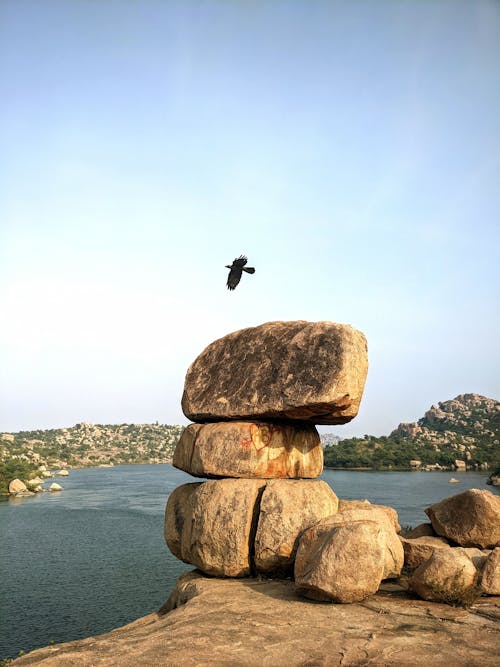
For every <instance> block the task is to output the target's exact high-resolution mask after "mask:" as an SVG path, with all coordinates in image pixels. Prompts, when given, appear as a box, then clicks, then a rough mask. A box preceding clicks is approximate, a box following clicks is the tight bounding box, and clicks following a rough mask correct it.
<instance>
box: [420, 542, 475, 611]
mask: <svg viewBox="0 0 500 667" xmlns="http://www.w3.org/2000/svg"><path fill="white" fill-rule="evenodd" d="M477 579H478V575H477V570H476V567H475V566H474V563H473V562H472V561H471V560H470V558H469V557H468V556H467V554H465V553H464V552H463V551H462V549H436V550H435V551H434V552H433V554H432V555H431V557H430V558H429V559H428V560H426V561H425V562H424V563H422V565H420V567H417V569H416V570H415V572H414V573H413V575H412V577H411V579H410V587H411V589H412V590H413V591H415V593H417V595H420V597H421V598H423V599H424V600H434V601H436V602H448V603H461V602H463V601H471V598H470V594H471V593H473V589H474V587H475V586H476V583H477Z"/></svg>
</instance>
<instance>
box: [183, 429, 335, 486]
mask: <svg viewBox="0 0 500 667" xmlns="http://www.w3.org/2000/svg"><path fill="white" fill-rule="evenodd" d="M173 464H174V466H175V467H176V468H180V470H184V471H185V472H187V473H189V474H191V475H194V476H195V477H209V478H210V477H247V478H253V477H261V478H266V479H269V478H290V479H294V478H314V477H319V475H321V472H322V470H323V448H322V446H321V440H320V437H319V433H318V432H317V430H316V428H315V426H313V425H312V424H300V423H298V424H290V423H289V424H285V423H281V424H275V423H266V422H252V421H234V422H215V423H212V424H190V425H189V426H188V427H187V428H186V429H185V431H184V432H183V434H182V436H181V438H180V440H179V442H178V444H177V447H176V449H175V453H174V459H173Z"/></svg>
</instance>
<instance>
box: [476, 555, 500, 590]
mask: <svg viewBox="0 0 500 667" xmlns="http://www.w3.org/2000/svg"><path fill="white" fill-rule="evenodd" d="M481 589H482V591H483V593H486V594H487V595H500V547H497V548H496V549H494V550H493V551H492V552H491V553H490V555H489V556H488V558H487V560H486V563H485V564H484V567H483V572H482V577H481Z"/></svg>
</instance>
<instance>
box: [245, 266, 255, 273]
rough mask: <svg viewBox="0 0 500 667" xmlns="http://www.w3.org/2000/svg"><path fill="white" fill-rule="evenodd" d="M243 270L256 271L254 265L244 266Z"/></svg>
mask: <svg viewBox="0 0 500 667" xmlns="http://www.w3.org/2000/svg"><path fill="white" fill-rule="evenodd" d="M243 271H246V272H247V273H255V269H254V268H253V266H244V267H243Z"/></svg>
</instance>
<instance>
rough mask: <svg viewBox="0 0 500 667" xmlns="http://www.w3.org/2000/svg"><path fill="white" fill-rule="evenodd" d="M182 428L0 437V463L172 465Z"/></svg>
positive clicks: (76, 429)
mask: <svg viewBox="0 0 500 667" xmlns="http://www.w3.org/2000/svg"><path fill="white" fill-rule="evenodd" d="M183 430H184V427H183V426H178V425H175V426H170V425H167V424H119V425H102V424H87V423H85V422H82V423H81V424H77V425H76V426H72V427H71V428H60V429H51V430H47V431H42V430H37V431H20V432H19V433H1V434H0V463H1V462H4V461H6V460H9V459H14V460H18V461H22V462H25V463H28V464H31V465H33V466H34V467H38V466H39V465H42V464H45V465H47V467H48V468H52V469H53V468H67V467H86V466H98V465H101V464H110V463H112V464H120V463H166V462H169V461H171V459H172V456H173V452H174V449H175V446H176V444H177V441H178V440H179V437H180V435H181V433H182V431H183Z"/></svg>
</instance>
